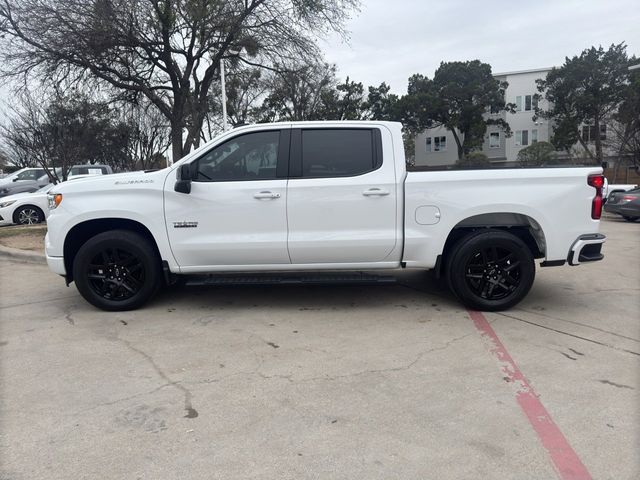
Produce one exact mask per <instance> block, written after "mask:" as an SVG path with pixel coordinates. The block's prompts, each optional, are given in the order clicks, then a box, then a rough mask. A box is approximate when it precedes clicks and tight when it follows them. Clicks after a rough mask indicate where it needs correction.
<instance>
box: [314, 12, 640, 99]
mask: <svg viewBox="0 0 640 480" xmlns="http://www.w3.org/2000/svg"><path fill="white" fill-rule="evenodd" d="M346 27H347V29H348V30H349V31H350V38H349V40H348V43H345V42H343V41H342V40H341V39H340V37H338V36H337V35H333V36H332V37H330V38H329V39H328V41H322V42H321V47H322V48H323V49H324V51H325V55H326V58H327V60H328V61H329V62H330V63H335V64H337V66H338V74H339V77H340V78H342V79H344V78H345V77H346V76H347V75H348V76H349V77H350V79H351V80H354V81H357V82H362V83H363V84H364V85H365V87H366V86H368V85H376V86H377V85H379V84H380V83H382V82H383V81H384V82H387V84H389V85H391V89H392V91H393V92H395V93H399V94H402V93H405V92H406V88H407V79H408V78H409V76H411V75H413V74H414V73H422V74H424V75H427V76H429V77H432V76H433V73H434V71H435V70H436V68H437V67H438V66H439V65H440V62H441V61H454V60H461V61H462V60H475V59H479V60H481V61H483V62H486V63H489V64H490V65H491V66H492V70H493V72H494V73H500V72H509V71H517V70H528V69H535V68H544V67H552V66H560V65H562V63H563V62H564V59H565V57H567V56H569V57H572V56H574V55H578V54H580V52H581V51H582V50H584V49H585V48H588V47H590V46H592V45H596V46H598V45H603V46H604V47H608V46H609V45H610V44H612V43H620V42H625V43H626V44H627V53H628V54H629V55H630V56H631V55H632V54H635V55H636V57H640V0H555V1H551V0H536V1H524V0H510V1H507V0H484V1H474V0H466V1H462V0H439V1H434V0H362V6H361V9H360V13H359V14H354V16H353V18H352V19H350V20H349V21H348V22H347V23H346Z"/></svg>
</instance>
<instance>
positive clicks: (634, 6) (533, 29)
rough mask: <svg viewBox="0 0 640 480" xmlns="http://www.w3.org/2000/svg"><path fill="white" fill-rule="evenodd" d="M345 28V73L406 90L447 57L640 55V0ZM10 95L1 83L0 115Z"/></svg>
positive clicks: (384, 20)
mask: <svg viewBox="0 0 640 480" xmlns="http://www.w3.org/2000/svg"><path fill="white" fill-rule="evenodd" d="M347 29H348V30H349V31H350V39H349V41H348V43H345V42H343V41H342V40H341V39H340V38H339V37H338V36H333V37H331V38H330V39H329V40H328V41H322V42H321V46H322V48H323V49H324V51H325V55H326V57H327V60H328V61H329V62H331V63H335V64H337V65H338V69H339V75H340V77H341V78H344V77H346V76H347V75H349V76H350V77H351V79H352V80H355V81H358V82H362V83H364V85H365V86H368V85H376V86H377V85H379V84H380V83H382V82H383V81H386V82H387V83H388V84H389V85H391V88H392V90H393V91H394V92H396V93H404V92H405V91H406V87H407V78H408V77H409V76H410V75H412V74H414V73H422V74H425V75H428V76H429V77H431V76H433V72H434V70H435V69H436V68H437V67H438V65H439V64H440V62H441V61H452V60H473V59H480V60H482V61H483V62H488V63H489V64H491V66H492V67H493V72H494V73H498V72H506V71H513V70H526V69H532V68H542V67H551V66H554V65H561V64H562V63H563V62H564V58H565V56H573V55H576V54H579V53H580V52H581V51H582V50H583V49H585V48H587V47H590V46H591V45H600V44H602V45H603V46H605V47H606V46H609V45H610V44H611V43H620V42H623V41H624V42H626V43H627V45H628V48H627V52H628V53H629V55H632V54H635V55H636V56H637V57H640V0H537V1H524V0H519V1H518V0H515V1H514V0H484V1H474V0H466V1H463V0H438V1H435V0H362V7H361V10H360V12H359V13H357V14H356V13H354V15H353V18H352V19H351V20H349V21H348V22H347ZM11 99H12V96H11V94H10V93H9V92H8V89H7V88H6V87H5V86H2V85H0V119H2V118H3V117H4V115H3V114H2V113H3V112H2V110H3V108H2V107H5V108H6V104H7V103H10V102H11ZM3 104H4V105H3Z"/></svg>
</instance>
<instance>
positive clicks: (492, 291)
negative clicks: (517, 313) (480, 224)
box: [447, 229, 536, 311]
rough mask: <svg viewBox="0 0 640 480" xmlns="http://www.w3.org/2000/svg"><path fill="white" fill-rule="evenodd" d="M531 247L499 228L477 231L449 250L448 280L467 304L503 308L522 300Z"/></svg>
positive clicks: (530, 274)
mask: <svg viewBox="0 0 640 480" xmlns="http://www.w3.org/2000/svg"><path fill="white" fill-rule="evenodd" d="M535 271H536V270H535V264H534V260H533V255H532V254H531V251H530V250H529V248H528V247H527V245H525V243H524V242H523V241H522V240H520V239H519V238H518V237H516V236H515V235H512V234H510V233H508V232H505V231H502V230H492V229H487V230H480V231H476V232H474V233H472V234H470V235H468V236H466V237H464V238H463V239H462V240H461V241H459V242H458V243H457V244H456V245H455V246H454V247H453V250H452V251H451V252H450V255H449V256H448V262H447V280H448V282H449V286H450V288H451V290H452V291H453V293H454V294H455V295H456V296H457V297H458V298H459V299H460V301H461V302H462V303H464V304H465V305H466V306H467V307H469V308H473V309H475V310H482V311H497V310H506V309H508V308H511V307H513V306H514V305H516V304H517V303H518V302H520V300H522V299H523V298H524V297H525V296H526V295H527V293H528V292H529V290H530V289H531V285H532V284H533V279H534V278H535Z"/></svg>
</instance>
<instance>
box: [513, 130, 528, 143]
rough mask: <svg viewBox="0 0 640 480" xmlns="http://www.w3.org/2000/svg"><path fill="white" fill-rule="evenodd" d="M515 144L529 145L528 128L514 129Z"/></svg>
mask: <svg viewBox="0 0 640 480" xmlns="http://www.w3.org/2000/svg"><path fill="white" fill-rule="evenodd" d="M516 145H522V146H526V145H529V130H516Z"/></svg>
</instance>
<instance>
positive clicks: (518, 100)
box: [516, 95, 522, 112]
mask: <svg viewBox="0 0 640 480" xmlns="http://www.w3.org/2000/svg"><path fill="white" fill-rule="evenodd" d="M521 111H522V97H521V96H520V95H518V96H517V97H516V112H521Z"/></svg>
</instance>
